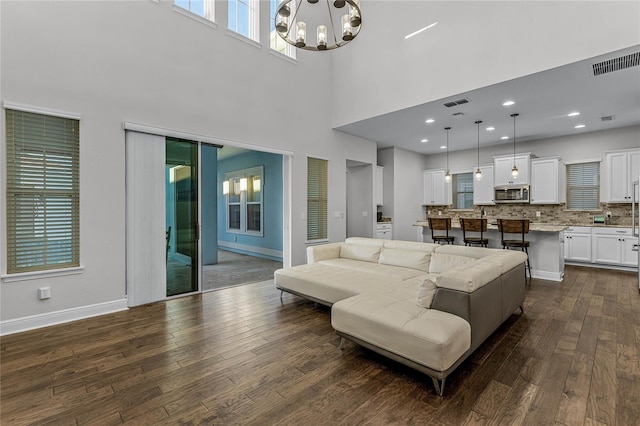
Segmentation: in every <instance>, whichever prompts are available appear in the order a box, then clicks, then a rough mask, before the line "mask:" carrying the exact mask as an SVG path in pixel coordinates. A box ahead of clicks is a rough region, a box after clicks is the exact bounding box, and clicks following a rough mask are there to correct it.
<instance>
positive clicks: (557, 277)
mask: <svg viewBox="0 0 640 426" xmlns="http://www.w3.org/2000/svg"><path fill="white" fill-rule="evenodd" d="M531 276H532V277H533V278H537V279H541V280H547V281H556V282H562V278H563V277H564V273H563V272H549V271H538V270H535V269H532V270H531Z"/></svg>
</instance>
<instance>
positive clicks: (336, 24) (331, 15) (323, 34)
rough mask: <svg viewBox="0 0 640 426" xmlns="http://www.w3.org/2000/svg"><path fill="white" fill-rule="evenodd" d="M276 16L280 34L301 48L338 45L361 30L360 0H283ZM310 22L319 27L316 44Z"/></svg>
mask: <svg viewBox="0 0 640 426" xmlns="http://www.w3.org/2000/svg"><path fill="white" fill-rule="evenodd" d="M318 3H319V4H318ZM325 4H326V8H325V7H324V6H325ZM274 20H275V25H276V32H277V33H278V35H279V36H280V37H281V38H282V39H283V40H284V41H286V42H287V43H289V44H291V45H293V46H295V47H297V48H299V49H304V50H331V49H337V48H338V47H341V46H344V45H345V44H347V43H349V42H350V41H351V40H353V39H354V38H356V36H357V35H358V34H359V33H360V28H361V27H362V14H361V13H360V0H335V1H334V0H324V1H320V0H282V1H281V2H280V5H279V6H278V9H277V11H276V15H275V17H274ZM307 26H309V28H313V27H314V26H315V28H316V42H315V44H313V43H312V41H311V40H310V39H309V37H307Z"/></svg>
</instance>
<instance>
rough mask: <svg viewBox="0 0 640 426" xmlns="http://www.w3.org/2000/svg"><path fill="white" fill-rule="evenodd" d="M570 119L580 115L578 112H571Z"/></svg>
mask: <svg viewBox="0 0 640 426" xmlns="http://www.w3.org/2000/svg"><path fill="white" fill-rule="evenodd" d="M567 115H568V116H569V117H575V116H576V115H580V113H579V112H578V111H575V112H570V113H569V114H567Z"/></svg>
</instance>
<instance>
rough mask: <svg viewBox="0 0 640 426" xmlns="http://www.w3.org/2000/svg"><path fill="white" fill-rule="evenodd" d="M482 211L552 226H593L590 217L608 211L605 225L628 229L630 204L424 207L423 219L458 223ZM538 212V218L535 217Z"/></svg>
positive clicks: (487, 215) (489, 215) (490, 214)
mask: <svg viewBox="0 0 640 426" xmlns="http://www.w3.org/2000/svg"><path fill="white" fill-rule="evenodd" d="M481 208H484V211H485V214H486V217H487V218H489V221H491V219H495V218H499V217H501V218H508V217H526V218H527V219H529V220H531V222H538V223H548V224H554V225H583V226H589V225H593V216H604V215H606V212H611V218H610V219H607V222H606V224H607V225H611V226H628V227H631V204H617V203H616V204H608V203H600V208H601V209H600V210H597V211H584V210H580V211H577V210H566V209H565V205H564V204H553V205H550V204H497V205H495V206H474V208H473V211H472V210H456V209H453V208H451V206H424V207H423V209H424V210H423V212H424V214H425V217H427V216H438V212H439V211H440V212H442V216H445V217H451V218H453V219H454V220H457V219H458V218H461V217H480V209H481ZM536 212H540V217H537V216H536Z"/></svg>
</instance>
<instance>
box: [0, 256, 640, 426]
mask: <svg viewBox="0 0 640 426" xmlns="http://www.w3.org/2000/svg"><path fill="white" fill-rule="evenodd" d="M329 314H330V312H329V309H327V308H325V307H322V306H315V305H314V304H313V303H310V302H307V301H304V300H302V299H300V298H297V297H295V296H292V295H288V294H285V295H284V298H283V302H282V303H281V302H280V294H279V292H278V291H276V289H275V287H274V285H273V282H271V281H267V282H262V283H255V284H250V285H246V286H239V287H233V288H228V289H224V290H219V291H214V292H210V293H205V294H202V295H197V296H190V297H185V298H181V299H174V300H171V301H168V302H162V303H155V304H151V305H146V306H142V307H138V308H134V309H130V310H129V311H127V312H120V313H116V314H111V315H105V316H101V317H97V318H91V319H87V320H82V321H77V322H74V323H69V324H63V325H58V326H53V327H48V328H45V329H40V330H35V331H31V332H25V333H20V334H15V335H10V336H5V337H3V338H2V339H1V352H0V356H1V358H0V361H1V364H0V367H1V371H0V373H1V375H0V380H1V384H0V423H2V424H3V425H23V424H38V425H42V424H47V425H49V424H51V425H76V424H82V425H92V424H97V425H111V424H113V425H117V424H123V423H125V424H154V425H156V424H157V425H161V424H224V425H228V424H255V425H265V424H296V425H304V424H320V423H323V424H363V423H368V424H376V425H377V424H394V425H402V424H407V425H422V424H434V425H461V424H481V425H487V424H494V425H504V424H532V425H533V424H535V425H553V424H557V425H583V424H591V425H603V424H604V425H636V424H638V422H639V419H640V357H639V354H640V293H639V292H638V289H637V275H636V274H635V273H629V272H619V271H609V270H602V269H592V268H581V267H575V266H569V267H567V268H566V277H565V280H564V282H563V283H561V284H558V283H552V282H548V281H541V280H535V279H534V280H532V281H531V284H530V285H529V286H528V288H527V297H526V301H525V313H524V315H522V316H520V315H518V314H514V315H512V317H511V318H510V319H509V320H508V321H507V322H506V323H505V324H504V325H503V326H502V327H501V328H500V329H499V330H498V331H497V332H496V333H495V334H494V335H493V336H491V337H490V338H489V339H488V341H487V342H486V343H485V344H484V345H482V346H481V347H480V348H479V349H478V350H477V351H476V353H475V354H473V355H472V356H471V357H470V358H469V359H468V360H467V361H466V362H465V363H464V364H463V365H462V366H461V367H460V368H459V369H458V370H457V371H456V372H455V373H454V374H453V375H452V376H450V378H449V379H448V381H447V384H446V387H445V395H444V397H442V398H440V397H438V396H436V395H435V392H434V390H433V386H432V383H431V380H430V379H429V378H428V377H426V376H423V375H422V374H420V373H417V372H415V371H413V370H411V369H409V368H406V367H404V366H401V365H398V364H396V363H394V362H391V361H389V360H387V359H385V358H383V357H381V356H378V355H377V354H374V353H372V352H370V351H367V350H365V349H363V348H361V347H359V346H357V345H355V344H353V343H347V345H346V349H345V350H344V351H343V352H341V351H340V350H339V349H338V344H339V338H338V337H337V336H336V335H335V334H334V333H333V330H332V328H331V325H330V317H329Z"/></svg>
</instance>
